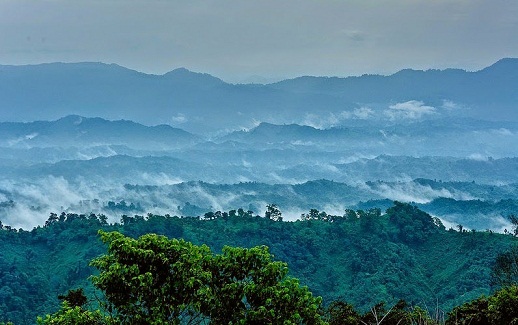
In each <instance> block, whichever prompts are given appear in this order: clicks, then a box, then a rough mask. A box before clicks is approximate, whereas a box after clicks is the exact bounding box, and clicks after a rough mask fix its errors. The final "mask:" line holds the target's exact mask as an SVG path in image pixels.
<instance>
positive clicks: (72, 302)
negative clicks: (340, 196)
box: [58, 288, 88, 307]
mask: <svg viewBox="0 0 518 325" xmlns="http://www.w3.org/2000/svg"><path fill="white" fill-rule="evenodd" d="M58 299H59V300H62V301H66V302H67V304H68V305H69V306H70V307H83V306H84V305H85V304H86V303H87V301H88V298H87V297H86V296H85V293H84V291H83V288H79V289H75V290H72V289H71V290H68V292H67V294H66V295H59V296H58Z"/></svg>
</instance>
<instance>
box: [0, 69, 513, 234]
mask: <svg viewBox="0 0 518 325" xmlns="http://www.w3.org/2000/svg"><path fill="white" fill-rule="evenodd" d="M517 67H518V59H504V60H501V61H498V62H497V63H495V64H494V65H492V66H490V67H488V68H486V69H483V70H481V71H477V72H466V71H463V70H453V69H449V70H444V71H438V70H429V71H414V70H403V71H400V72H398V73H396V74H394V75H391V76H372V75H364V76H360V77H349V78H328V77H301V78H296V79H292V80H285V81H281V82H277V83H273V84H267V85H257V84H255V85H252V84H251V85H233V84H228V83H225V82H223V81H222V80H220V79H218V78H215V77H213V76H210V75H207V74H201V73H193V72H190V71H188V70H186V69H176V70H174V71H172V72H170V73H167V74H165V75H161V76H157V75H148V74H143V73H140V72H136V71H132V70H129V69H126V68H123V67H120V66H117V65H106V64H101V63H78V64H63V63H55V64H42V65H35V66H0V96H2V97H1V98H2V99H3V101H2V103H0V112H2V114H0V120H1V121H0V171H1V174H0V220H2V221H3V222H4V224H8V223H10V224H12V225H15V226H20V227H26V228H27V227H32V226H35V225H38V224H41V223H42V222H44V220H46V218H47V217H48V215H49V213H51V212H60V211H67V212H79V213H83V212H102V213H107V214H109V215H110V218H115V219H114V220H116V219H117V218H118V214H119V213H120V212H122V210H120V209H119V210H117V209H108V208H107V205H106V204H107V202H110V201H111V202H121V201H125V200H126V201H127V202H132V203H134V204H137V203H138V204H139V207H140V208H139V209H136V210H135V209H134V210H131V209H130V210H128V211H124V212H127V213H142V211H143V210H144V209H145V210H148V211H146V212H157V213H163V214H164V213H178V214H182V213H185V214H188V215H193V214H194V215H195V214H203V213H204V212H207V210H210V209H213V208H217V209H232V208H239V207H243V208H250V209H253V210H255V212H256V213H260V212H261V210H263V209H264V207H265V206H266V204H268V203H278V204H279V205H280V207H281V209H287V210H288V211H289V216H290V218H291V219H295V218H297V215H300V213H301V212H303V210H304V209H308V208H311V205H313V206H314V207H316V208H319V209H324V208H325V209H327V210H329V211H331V212H333V213H337V214H339V213H340V211H341V210H343V209H345V208H347V207H349V206H362V204H363V205H366V206H368V205H369V204H371V203H372V202H374V203H372V204H380V205H382V206H387V205H390V203H388V204H387V201H386V200H389V202H390V201H391V200H401V201H405V202H415V203H419V204H432V203H430V202H432V201H433V200H436V199H445V200H456V201H459V202H461V203H457V202H451V201H444V200H443V201H440V200H439V201H437V202H439V203H435V204H433V205H430V210H429V211H430V212H434V213H437V214H438V215H439V216H440V217H441V218H443V220H445V221H448V222H458V223H465V225H466V226H468V227H474V228H477V229H485V228H490V229H494V230H502V228H503V227H505V226H506V225H507V223H506V221H505V219H503V214H504V213H509V212H510V211H511V210H512V207H513V206H514V205H513V204H514V203H512V202H511V203H509V204H507V203H505V202H504V203H498V202H500V200H504V199H510V197H509V195H510V194H509V193H511V194H513V193H515V192H516V191H515V189H514V186H515V185H514V184H516V183H518V177H517V175H518V160H517V159H518V158H516V157H517V156H518V155H517V153H518V117H517V116H518V111H517V109H516V103H517V102H518V101H517V98H516V96H517V92H516V91H515V89H514V88H515V87H514V86H515V85H516V84H518V82H517V78H518V68H517ZM12 108H15V109H12ZM22 121H23V122H22ZM147 125H152V126H147ZM416 179H429V180H434V183H426V182H425V183H419V182H417V183H416V182H414V180H416ZM315 180H320V181H315ZM441 182H465V183H471V182H475V183H476V186H479V187H477V189H476V190H469V191H467V190H466V191H464V190H463V191H457V190H455V189H452V188H448V189H446V188H442V187H441V188H437V187H438V186H440V185H438V184H440V183H441ZM246 184H248V185H246ZM304 184H309V185H304ZM175 186H177V187H175ZM455 186H456V185H455ZM455 186H453V187H455ZM180 188H181V189H182V190H179V189H180ZM274 188H275V189H274ZM301 188H306V189H308V188H309V189H310V190H309V192H307V193H306V192H304V194H300V193H299V190H300V189H301ZM495 189H497V190H495ZM182 191H184V192H182ZM506 191H507V192H506ZM315 193H327V194H326V195H325V196H319V195H317V194H315ZM495 193H497V194H498V195H497V194H495ZM506 193H507V194H506ZM513 195H514V194H513ZM314 198H318V200H315V199H314ZM479 199H480V200H481V201H482V202H483V204H485V205H484V206H483V211H486V212H487V213H486V214H485V215H483V216H479V217H477V218H475V219H474V217H473V215H461V214H460V215H459V213H458V209H457V208H456V207H458V206H461V205H462V204H465V205H466V206H467V208H466V209H468V210H469V209H470V207H472V206H478V203H476V202H472V201H473V200H479ZM319 201H320V203H321V204H320V205H319V204H318V202H319ZM92 202H94V203H92ZM95 202H96V203H95ZM368 202H371V203H368ZM235 205H239V206H235ZM112 207H113V206H112ZM135 207H136V205H135V206H134V208H135ZM450 207H453V208H452V209H453V212H455V213H453V212H452V213H449V212H448V211H449V210H448V209H449V208H450ZM82 209H83V210H88V211H79V210H82ZM481 220H482V221H481Z"/></svg>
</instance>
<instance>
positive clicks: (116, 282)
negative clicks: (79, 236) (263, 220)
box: [91, 231, 322, 324]
mask: <svg viewBox="0 0 518 325" xmlns="http://www.w3.org/2000/svg"><path fill="white" fill-rule="evenodd" d="M100 235H101V239H102V241H103V242H104V243H107V244H108V254H106V255H104V256H101V257H99V258H96V259H94V260H93V261H92V263H91V264H92V265H93V266H95V267H97V268H98V269H99V270H100V274H99V275H97V276H94V277H93V278H92V280H93V283H94V285H95V286H96V287H98V288H99V289H101V290H102V291H103V292H104V294H105V297H106V300H107V303H106V308H107V310H108V311H109V312H113V313H114V315H115V316H116V317H117V318H118V320H119V321H120V322H122V323H123V324H162V323H168V324H180V323H181V322H187V321H189V322H191V323H201V322H205V323H207V322H210V323H214V324H229V323H232V324H243V323H246V324H320V323H322V320H321V318H320V314H319V311H320V304H321V298H320V297H316V298H315V297H313V296H312V294H311V292H309V290H308V289H307V287H303V286H300V284H299V282H298V280H297V279H294V278H291V277H288V276H287V273H288V268H287V265H286V264H285V263H283V262H278V261H273V260H272V256H271V255H270V253H269V252H268V248H266V247H264V246H263V247H255V248H250V249H246V248H232V247H224V248H223V253H222V254H220V255H214V254H212V252H211V251H210V250H209V248H208V247H207V246H205V245H202V246H196V245H193V244H192V243H189V242H186V241H183V240H177V239H168V238H166V237H164V236H158V235H155V234H147V235H144V236H142V237H140V238H138V239H132V238H129V237H125V236H124V235H122V234H120V233H118V232H103V231H100Z"/></svg>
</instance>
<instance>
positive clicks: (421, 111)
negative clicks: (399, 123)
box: [385, 100, 437, 121]
mask: <svg viewBox="0 0 518 325" xmlns="http://www.w3.org/2000/svg"><path fill="white" fill-rule="evenodd" d="M436 113H437V109H436V108H435V107H432V106H427V105H425V104H424V102H422V101H417V100H410V101H407V102H403V103H397V104H394V105H390V106H389V109H388V110H385V115H386V116H388V118H389V119H390V120H391V121H395V120H400V119H410V120H416V119H421V118H422V117H423V116H426V115H433V114H436Z"/></svg>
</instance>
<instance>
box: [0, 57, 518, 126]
mask: <svg viewBox="0 0 518 325" xmlns="http://www.w3.org/2000/svg"><path fill="white" fill-rule="evenodd" d="M517 84H518V59H503V60H500V61H498V62H496V63H495V64H493V65H491V66H489V67H487V68H485V69H482V70H480V71H476V72H467V71H464V70H458V69H447V70H427V71H417V70H408V69H407V70H402V71H399V72H397V73H395V74H393V75H390V76H379V75H364V76H359V77H348V78H329V77H300V78H295V79H291V80H284V81H281V82H278V83H274V84H268V85H234V84H228V83H225V82H223V81H222V80H220V79H218V78H215V77H213V76H210V75H208V74H202V73H194V72H191V71H188V70H186V69H176V70H173V71H171V72H169V73H166V74H164V75H150V74H144V73H140V72H136V71H133V70H129V69H126V68H123V67H120V66H117V65H107V64H102V63H69V64H65V63H52V64H41V65H30V66H0V98H2V101H1V103H0V112H1V114H0V120H3V121H33V120H38V119H42V120H49V119H58V118H60V117H62V116H66V115H69V114H77V115H81V116H86V117H97V116H99V117H103V118H108V119H129V120H134V121H136V122H139V123H144V124H150V125H155V124H174V125H181V127H182V128H184V129H187V130H191V131H193V130H194V131H196V132H200V133H203V132H204V131H211V132H214V131H215V130H218V129H236V128H240V127H250V125H251V123H252V122H253V121H266V122H271V123H276V124H283V123H288V124H289V123H294V122H296V123H301V122H302V120H303V119H304V117H305V116H307V115H311V114H328V113H329V114H331V113H332V114H338V113H340V112H344V111H345V112H351V111H353V110H354V109H357V108H358V107H363V106H365V105H367V106H369V107H384V108H387V107H389V106H390V105H394V104H397V103H404V102H408V101H420V102H423V103H424V104H426V105H430V106H431V107H439V106H440V105H443V103H444V102H445V101H447V102H448V103H453V104H455V106H456V107H463V108H466V109H465V110H463V111H462V112H461V114H464V115H466V116H472V117H476V118H480V119H491V120H513V121H518V111H517V109H516V102H518V92H517V91H516V89H515V88H516V85H517Z"/></svg>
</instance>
